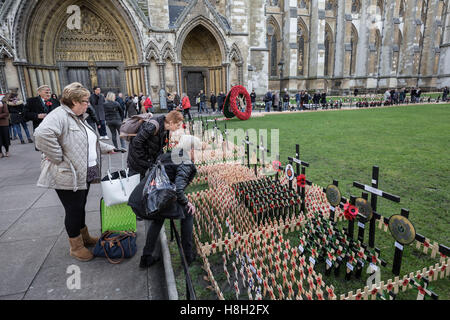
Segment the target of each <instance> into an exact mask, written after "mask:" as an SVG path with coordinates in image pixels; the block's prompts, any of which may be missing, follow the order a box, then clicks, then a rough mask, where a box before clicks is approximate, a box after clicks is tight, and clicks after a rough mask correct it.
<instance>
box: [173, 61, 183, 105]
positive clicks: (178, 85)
mask: <svg viewBox="0 0 450 320" xmlns="http://www.w3.org/2000/svg"><path fill="white" fill-rule="evenodd" d="M174 68H175V86H176V88H177V93H178V95H179V96H180V97H181V94H182V92H181V80H180V70H181V62H175V63H174Z"/></svg>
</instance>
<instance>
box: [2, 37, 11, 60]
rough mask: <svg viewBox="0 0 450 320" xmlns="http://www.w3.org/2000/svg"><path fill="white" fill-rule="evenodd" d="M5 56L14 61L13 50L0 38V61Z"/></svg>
mask: <svg viewBox="0 0 450 320" xmlns="http://www.w3.org/2000/svg"><path fill="white" fill-rule="evenodd" d="M5 56H6V57H7V58H10V59H14V50H13V48H12V47H11V45H10V44H9V42H8V41H7V40H6V39H5V38H3V37H2V36H0V59H3V57H5Z"/></svg>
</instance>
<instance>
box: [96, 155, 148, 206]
mask: <svg viewBox="0 0 450 320" xmlns="http://www.w3.org/2000/svg"><path fill="white" fill-rule="evenodd" d="M108 163H109V167H108V171H107V175H106V176H105V177H103V179H102V181H101V186H102V193H103V201H104V202H105V205H107V206H108V207H109V206H113V205H116V204H120V203H126V202H128V198H129V197H130V194H131V193H132V192H133V190H134V188H135V187H136V186H137V185H138V184H139V182H140V181H141V176H140V174H135V175H132V176H129V175H128V172H129V168H125V166H124V161H123V153H122V170H120V171H115V172H111V156H110V155H108Z"/></svg>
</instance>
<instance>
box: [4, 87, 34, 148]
mask: <svg viewBox="0 0 450 320" xmlns="http://www.w3.org/2000/svg"><path fill="white" fill-rule="evenodd" d="M6 100H7V104H8V110H9V114H10V116H11V126H12V128H13V134H14V136H16V135H17V136H19V139H20V143H22V144H25V141H24V139H23V136H22V129H21V128H20V126H22V127H23V130H24V131H25V134H26V135H27V139H28V142H29V143H33V140H32V139H31V136H30V132H29V130H28V126H27V123H26V122H25V106H24V104H23V101H22V100H18V99H17V94H15V93H11V94H9V95H7V96H6Z"/></svg>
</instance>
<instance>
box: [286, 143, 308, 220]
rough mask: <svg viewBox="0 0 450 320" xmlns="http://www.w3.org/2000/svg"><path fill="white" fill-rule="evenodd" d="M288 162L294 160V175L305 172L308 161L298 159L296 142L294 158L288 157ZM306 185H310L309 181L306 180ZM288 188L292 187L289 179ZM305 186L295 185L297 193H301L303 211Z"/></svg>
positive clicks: (298, 152)
mask: <svg viewBox="0 0 450 320" xmlns="http://www.w3.org/2000/svg"><path fill="white" fill-rule="evenodd" d="M288 160H289V162H290V163H291V164H292V162H295V168H296V170H295V177H297V176H299V175H300V172H301V174H306V168H305V167H309V163H308V162H305V161H303V160H300V145H299V144H296V145H295V158H292V157H288ZM300 166H301V171H300ZM307 183H308V185H311V182H309V181H307ZM289 188H290V189H291V188H292V181H289ZM305 189H306V188H305V187H302V188H300V187H299V186H298V185H297V193H300V194H301V198H302V205H301V209H300V211H302V212H305Z"/></svg>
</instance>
